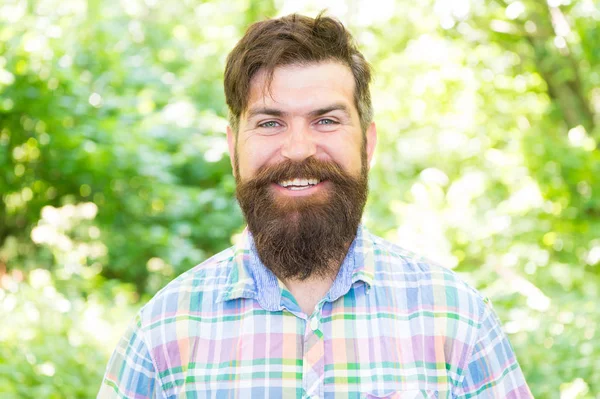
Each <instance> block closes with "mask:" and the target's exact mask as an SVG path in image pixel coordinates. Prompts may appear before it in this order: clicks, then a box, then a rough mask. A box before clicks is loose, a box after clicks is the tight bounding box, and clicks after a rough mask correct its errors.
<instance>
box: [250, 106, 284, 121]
mask: <svg viewBox="0 0 600 399" xmlns="http://www.w3.org/2000/svg"><path fill="white" fill-rule="evenodd" d="M257 115H270V116H277V117H282V116H285V115H286V113H285V112H283V111H282V110H279V109H277V108H266V107H256V108H250V109H249V110H248V113H247V115H246V119H252V118H254V117H255V116H257Z"/></svg>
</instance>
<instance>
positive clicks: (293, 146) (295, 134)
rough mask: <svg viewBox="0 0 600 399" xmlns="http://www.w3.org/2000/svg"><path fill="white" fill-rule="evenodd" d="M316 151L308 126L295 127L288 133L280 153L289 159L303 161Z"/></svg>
mask: <svg viewBox="0 0 600 399" xmlns="http://www.w3.org/2000/svg"><path fill="white" fill-rule="evenodd" d="M316 153H317V145H316V143H315V142H314V138H313V137H312V134H311V132H310V131H309V129H308V128H300V127H298V128H295V129H293V130H292V131H290V133H289V137H287V139H286V141H285V143H284V144H283V147H282V149H281V155H283V156H284V157H285V158H288V159H289V160H291V161H298V162H299V161H303V160H305V159H306V158H310V157H312V156H313V155H315V154H316Z"/></svg>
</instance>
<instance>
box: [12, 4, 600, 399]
mask: <svg viewBox="0 0 600 399" xmlns="http://www.w3.org/2000/svg"><path fill="white" fill-rule="evenodd" d="M324 6H326V7H327V8H328V10H329V14H331V15H335V16H337V17H339V18H340V19H341V20H342V21H343V22H344V23H346V24H347V26H348V27H349V28H350V30H351V31H352V32H354V34H355V38H356V40H357V41H358V43H359V44H360V47H361V49H362V50H363V52H364V54H365V55H366V57H367V59H368V60H370V62H371V63H372V64H373V67H374V69H375V81H374V84H373V89H372V91H373V98H374V106H375V110H376V121H377V124H378V131H379V146H378V149H377V152H376V155H375V160H374V163H373V167H372V171H371V176H370V177H371V181H370V187H371V191H370V197H369V202H368V205H367V212H366V214H365V218H364V223H365V224H366V225H367V226H368V227H369V228H370V229H371V230H372V231H374V232H375V233H377V234H379V235H381V236H383V237H385V238H387V239H389V240H391V241H393V242H396V243H398V244H400V245H401V246H404V247H406V248H408V249H410V250H413V251H415V252H417V253H420V254H423V255H425V256H427V257H429V258H431V259H433V260H434V261H437V262H439V263H441V264H442V265H444V266H446V267H449V268H453V269H454V270H456V271H457V272H458V273H460V274H461V275H462V276H463V277H464V278H465V279H467V280H468V281H469V282H470V283H471V284H473V285H474V286H475V287H477V288H478V289H480V290H481V291H482V292H483V293H484V294H485V295H488V296H489V297H491V298H492V300H493V303H494V305H495V308H496V310H497V312H498V314H499V316H500V318H501V319H502V321H503V324H504V328H505V330H506V332H507V333H508V335H509V337H510V339H511V342H512V344H513V346H514V349H515V351H516V353H517V356H518V358H519V361H520V363H521V366H522V368H523V370H524V372H525V374H526V377H527V380H528V382H529V384H530V386H531V389H532V391H533V393H534V395H535V396H536V397H537V398H565V399H566V398H600V331H599V328H600V325H599V320H600V306H599V305H598V304H599V303H600V178H599V177H598V176H600V163H599V158H600V150H599V148H598V142H599V140H600V128H599V127H598V126H599V123H600V7H599V4H598V2H595V1H592V0H580V1H576V0H548V1H542V0H513V1H505V0H495V1H481V0H435V1H434V0H423V1H388V0H385V1H384V0H378V1H377V3H376V5H375V4H373V2H372V1H367V0H365V1H362V0H357V1H353V2H343V1H330V2H327V3H323V2H317V1H277V0H273V1H260V2H259V1H248V0H222V1H204V2H202V1H195V0H182V1H179V2H177V3H176V4H175V3H172V2H160V1H158V0H121V1H120V2H119V1H111V2H103V1H100V0H89V1H83V0H39V1H33V0H1V1H0V198H1V201H0V392H1V393H2V398H91V397H94V396H95V394H96V392H97V390H98V387H99V384H100V381H101V378H102V375H103V372H104V368H105V365H106V363H107V360H108V357H109V356H110V353H111V351H112V349H113V348H114V346H115V344H116V341H117V339H118V338H119V337H120V336H121V334H122V333H123V331H124V329H125V326H126V325H127V324H128V323H129V321H130V320H131V318H132V317H133V315H134V312H135V311H136V310H138V309H139V308H140V307H141V306H142V305H143V304H144V303H145V302H146V301H147V300H148V299H149V298H150V297H151V296H152V295H153V294H154V293H155V292H156V291H157V290H159V289H160V288H161V287H163V286H164V285H165V284H166V283H167V282H169V281H170V280H171V279H173V278H174V277H175V276H177V275H178V274H180V273H182V272H183V271H185V270H188V269H189V268H190V267H192V266H193V265H195V264H198V263H200V262H201V261H203V260H204V259H206V258H207V257H209V256H211V255H212V254H214V253H216V252H218V251H220V250H222V249H224V248H226V247H228V246H229V245H231V243H232V242H233V241H234V240H235V237H236V236H237V234H239V233H240V231H241V230H242V228H243V219H242V216H241V213H240V211H239V209H238V207H237V204H236V202H235V201H234V179H233V178H232V176H231V168H230V163H229V159H228V155H227V152H226V142H225V134H224V132H225V127H226V125H227V121H226V116H227V109H226V106H225V104H224V95H223V89H222V75H223V72H222V71H223V65H224V59H225V56H226V54H227V53H228V52H229V50H230V49H231V48H232V47H233V45H234V44H235V42H236V41H237V40H238V39H239V38H240V37H241V35H242V34H243V32H244V30H245V28H246V27H247V26H248V25H249V24H250V23H252V22H254V21H257V20H260V19H263V18H264V17H270V16H277V15H284V14H287V13H290V12H294V11H299V12H305V13H308V14H309V15H316V13H317V12H318V11H319V10H321V9H322V8H323V7H324ZM594 176H596V177H594Z"/></svg>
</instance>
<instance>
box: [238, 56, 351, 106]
mask: <svg viewBox="0 0 600 399" xmlns="http://www.w3.org/2000/svg"><path fill="white" fill-rule="evenodd" d="M267 78H268V75H267V73H266V71H265V70H264V69H262V70H259V71H258V72H257V73H256V74H255V75H254V76H253V77H252V80H251V81H250V93H248V106H247V107H246V109H245V110H244V113H243V115H245V114H246V113H247V111H248V109H250V108H252V107H255V106H277V107H279V108H284V109H285V108H290V109H291V110H294V109H297V110H298V111H301V110H307V111H310V110H312V109H316V108H319V107H322V106H323V105H328V104H330V103H332V102H336V103H340V102H341V103H346V105H347V106H348V108H349V109H352V110H354V86H355V83H354V76H353V75H352V72H351V71H350V68H349V67H348V66H346V65H343V64H341V63H338V62H333V61H328V62H321V63H312V64H307V65H286V66H281V67H277V68H275V70H274V71H273V76H272V80H271V82H268V81H267Z"/></svg>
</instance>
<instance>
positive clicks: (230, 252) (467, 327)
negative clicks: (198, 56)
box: [99, 15, 531, 398]
mask: <svg viewBox="0 0 600 399" xmlns="http://www.w3.org/2000/svg"><path fill="white" fill-rule="evenodd" d="M370 80H371V75H370V68H369V65H368V64H367V62H366V61H365V59H364V58H363V56H362V55H361V54H360V52H358V50H357V48H356V47H355V46H354V44H353V42H352V38H351V36H350V34H349V33H348V32H347V31H346V30H345V28H344V27H343V26H342V25H341V24H340V23H339V22H338V21H336V20H334V19H331V18H328V17H323V16H319V17H317V18H316V19H312V18H308V17H303V16H298V15H291V16H287V17H283V18H279V19H273V20H268V21H264V22H259V23H256V24H254V25H252V26H251V27H250V28H249V30H248V31H247V32H246V34H245V36H244V37H243V38H242V39H241V41H240V42H239V43H238V44H237V46H236V47H235V48H234V49H233V51H232V52H231V53H230V54H229V57H228V60H227V66H226V69H225V94H226V99H227V104H228V106H229V109H230V112H231V116H230V127H229V128H228V130H227V140H228V143H229V151H230V155H231V159H232V166H233V170H234V174H235V178H236V181H237V198H238V201H239V203H240V206H241V208H242V210H243V212H244V215H245V217H246V220H247V223H248V228H247V230H246V231H245V232H244V234H243V236H242V239H241V240H240V242H239V243H238V244H237V245H235V246H234V247H232V248H229V249H227V250H225V251H223V252H221V253H220V254H218V255H216V256H214V257H213V258H211V259H209V260H207V261H205V262H204V263H202V264H200V265H199V266H197V267H195V268H193V269H192V270H190V271H188V272H186V273H184V274H182V275H181V276H179V277H178V278H177V279H176V280H174V281H173V282H171V283H170V284H169V285H167V287H165V288H164V289H163V290H162V291H160V292H159V293H158V294H157V295H156V296H155V297H154V298H153V299H152V300H151V301H150V302H149V303H148V304H147V305H146V306H145V307H144V308H143V309H142V310H141V311H140V312H139V314H138V315H137V317H136V320H135V322H134V323H133V325H132V327H131V328H130V330H129V331H128V332H127V333H126V335H125V336H124V338H123V339H122V340H121V342H120V343H119V345H118V347H117V349H116V350H115V352H114V354H113V356H112V358H111V360H110V363H109V365H108V368H107V372H106V376H105V378H104V382H103V385H102V388H101V390H100V393H99V397H102V398H109V397H110V398H112V397H128V398H148V397H160V398H175V397H177V398H179V397H186V398H230V397H231V398H263V397H270V398H382V397H385V398H470V397H480V398H529V397H531V393H530V392H529V389H528V387H527V385H526V383H525V381H524V378H523V375H522V372H521V369H520V368H519V365H518V363H517V361H516V359H515V356H514V354H513V351H512V349H511V346H510V344H509V342H508V340H507V339H506V337H505V335H504V334H503V332H502V331H501V328H500V325H499V322H498V319H497V318H496V316H495V314H494V312H493V310H492V308H491V305H490V303H489V302H488V301H487V300H486V299H484V298H482V297H481V296H480V295H479V294H478V293H477V292H476V291H475V290H473V289H472V288H470V287H469V286H468V285H467V284H465V283H464V282H462V281H461V280H460V279H459V278H458V277H457V276H456V275H455V274H454V273H453V272H451V271H449V270H446V269H444V268H442V267H439V266H436V265H432V264H430V263H428V262H426V261H424V260H422V259H419V258H416V257H414V256H413V255H412V254H410V253H408V252H406V251H404V250H402V249H400V248H398V247H396V246H394V245H393V244H391V243H389V242H386V241H384V240H382V239H381V238H378V237H376V236H374V235H372V234H371V233H369V232H368V231H367V230H366V229H365V228H364V227H363V226H361V225H360V219H361V215H362V212H363V208H364V205H365V201H366V198H367V174H368V169H369V162H370V160H371V157H372V156H373V151H374V148H375V142H376V129H375V124H374V123H373V121H372V110H371V99H370V94H369V83H370Z"/></svg>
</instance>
